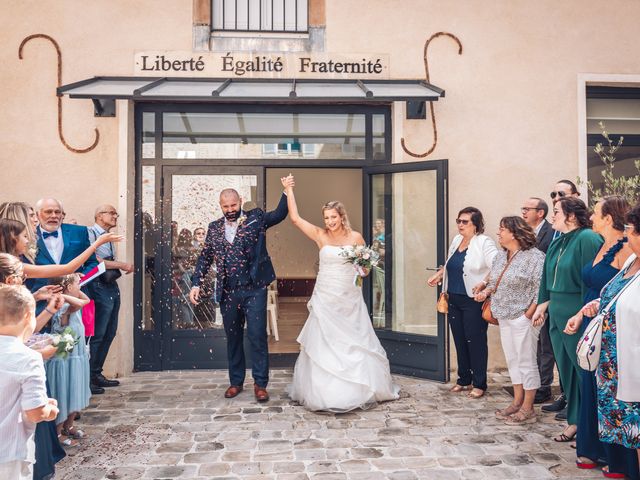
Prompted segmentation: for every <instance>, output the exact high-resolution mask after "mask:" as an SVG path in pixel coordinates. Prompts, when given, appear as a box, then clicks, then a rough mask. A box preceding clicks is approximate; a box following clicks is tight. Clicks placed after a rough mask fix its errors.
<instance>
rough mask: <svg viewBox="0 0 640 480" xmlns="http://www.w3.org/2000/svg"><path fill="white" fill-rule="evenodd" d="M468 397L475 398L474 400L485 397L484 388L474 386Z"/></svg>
mask: <svg viewBox="0 0 640 480" xmlns="http://www.w3.org/2000/svg"><path fill="white" fill-rule="evenodd" d="M467 397H469V398H473V399H474V400H476V399H478V398H481V397H484V390H480V389H479V388H474V389H473V390H471V391H470V392H469V393H467Z"/></svg>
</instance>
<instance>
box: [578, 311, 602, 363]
mask: <svg viewBox="0 0 640 480" xmlns="http://www.w3.org/2000/svg"><path fill="white" fill-rule="evenodd" d="M607 306H608V305H607ZM603 318H604V314H603V313H599V314H598V315H596V316H595V317H593V320H591V321H590V322H589V325H587V328H586V330H585V331H584V333H583V334H582V338H581V339H580V341H579V342H578V346H577V348H576V354H577V355H578V365H580V368H582V369H583V370H587V371H589V372H593V371H594V370H595V369H596V368H597V367H598V362H599V361H600V347H601V346H602V320H603Z"/></svg>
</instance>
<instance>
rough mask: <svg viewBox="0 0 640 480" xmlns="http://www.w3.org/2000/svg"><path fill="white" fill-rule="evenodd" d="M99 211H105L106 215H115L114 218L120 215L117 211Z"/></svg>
mask: <svg viewBox="0 0 640 480" xmlns="http://www.w3.org/2000/svg"><path fill="white" fill-rule="evenodd" d="M100 213H106V214H107V215H111V216H112V217H116V218H118V217H119V216H120V215H119V214H118V212H100Z"/></svg>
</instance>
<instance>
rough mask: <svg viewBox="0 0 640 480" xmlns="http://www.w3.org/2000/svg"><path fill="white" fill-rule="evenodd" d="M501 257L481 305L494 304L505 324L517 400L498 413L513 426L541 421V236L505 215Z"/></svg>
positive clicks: (506, 349)
mask: <svg viewBox="0 0 640 480" xmlns="http://www.w3.org/2000/svg"><path fill="white" fill-rule="evenodd" d="M498 242H499V243H500V246H501V247H502V249H503V250H502V251H501V252H500V253H498V255H497V256H496V258H495V260H494V261H493V266H492V267H491V273H490V274H489V281H488V282H487V285H486V288H482V287H481V291H479V292H478V293H476V295H475V299H476V301H478V302H488V300H487V299H488V298H489V297H490V298H491V300H490V310H491V313H492V314H493V316H494V317H495V318H496V319H497V320H498V324H499V326H500V340H501V342H502V349H503V350H504V355H505V357H506V359H507V365H508V367H509V375H510V376H511V382H512V383H513V401H512V402H511V404H510V405H508V406H507V407H505V408H503V409H501V410H498V411H496V417H498V418H500V419H502V420H505V423H506V424H507V425H523V424H528V423H535V422H536V420H537V417H536V413H535V411H534V409H533V401H534V398H535V396H536V390H537V389H538V388H539V387H540V373H539V371H538V364H537V361H536V353H537V347H538V336H539V334H540V328H539V327H534V326H533V324H532V320H531V319H532V317H533V311H534V310H535V307H536V301H537V298H538V289H539V287H540V277H541V275H542V266H543V265H544V253H542V252H541V251H540V250H538V249H537V248H535V246H536V236H535V233H533V230H532V229H531V227H530V226H529V225H527V223H526V222H525V221H524V220H523V219H522V218H521V217H504V218H503V219H502V220H500V227H499V228H498Z"/></svg>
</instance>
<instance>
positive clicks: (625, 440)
mask: <svg viewBox="0 0 640 480" xmlns="http://www.w3.org/2000/svg"><path fill="white" fill-rule="evenodd" d="M626 220H627V223H628V225H624V229H625V233H626V235H627V239H628V243H629V247H631V250H632V252H633V254H632V255H631V256H630V257H629V258H628V259H627V262H626V263H625V265H624V266H623V267H622V270H621V271H620V273H618V274H617V275H616V276H615V277H614V278H613V280H611V282H609V284H608V285H607V286H606V287H605V288H604V289H603V291H602V292H601V295H600V299H598V300H594V301H593V302H590V303H588V304H587V305H586V306H585V307H584V308H583V310H582V311H583V313H584V314H585V315H586V316H589V317H593V316H595V315H596V314H597V313H603V312H604V311H605V310H606V311H607V313H606V314H604V318H603V320H602V341H601V348H600V361H599V364H598V367H597V369H596V372H595V374H596V383H597V389H598V432H599V436H600V441H602V442H605V443H608V444H612V445H622V446H623V447H626V448H630V449H635V450H636V454H637V457H638V459H639V460H640V434H638V432H639V431H640V369H638V365H640V353H639V349H638V345H639V344H640V335H639V332H640V328H638V319H639V318H640V301H638V298H640V278H638V277H639V276H640V259H638V257H640V204H637V205H636V206H635V207H633V209H632V210H631V211H630V212H629V213H628V214H627V217H626ZM635 468H636V471H635V472H634V473H635V475H636V477H637V475H638V471H637V468H638V467H637V464H636V467H635ZM628 471H629V470H627V472H628ZM605 476H608V475H607V474H606V473H605ZM630 476H631V475H630ZM631 478H634V477H633V476H631Z"/></svg>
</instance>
